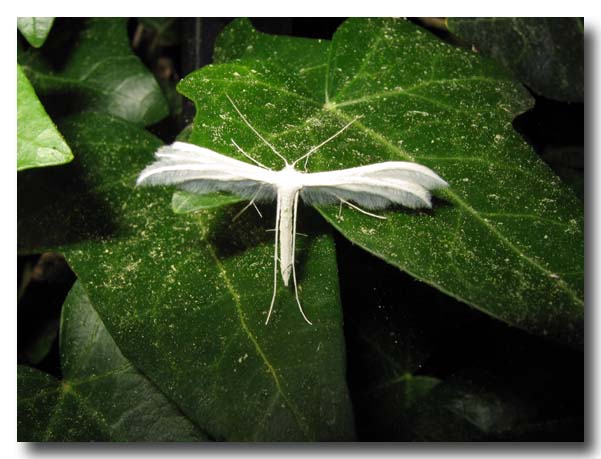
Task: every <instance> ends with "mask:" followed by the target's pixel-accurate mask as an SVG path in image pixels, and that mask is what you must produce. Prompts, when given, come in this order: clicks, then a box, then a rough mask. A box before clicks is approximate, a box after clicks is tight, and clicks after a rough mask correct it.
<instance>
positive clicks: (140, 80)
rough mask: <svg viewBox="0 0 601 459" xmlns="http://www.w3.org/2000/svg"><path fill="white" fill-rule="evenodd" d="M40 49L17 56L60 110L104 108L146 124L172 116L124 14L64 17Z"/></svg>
mask: <svg viewBox="0 0 601 459" xmlns="http://www.w3.org/2000/svg"><path fill="white" fill-rule="evenodd" d="M61 21H64V22H61V23H57V25H56V26H55V28H56V29H57V30H56V33H53V37H52V40H51V41H49V42H48V43H46V46H44V48H43V49H41V50H35V49H29V50H19V53H18V61H19V63H20V64H21V66H22V67H23V69H24V70H25V72H26V73H27V76H28V77H29V79H30V80H31V82H32V83H33V86H34V87H35V88H36V91H37V93H38V94H39V95H40V97H41V98H42V100H48V101H49V104H48V105H47V106H52V107H54V108H55V110H56V111H57V112H58V113H59V114H62V115H64V114H65V113H77V112H80V111H82V110H91V111H99V112H104V113H109V114H111V115H115V116H119V117H121V118H123V119H125V120H127V121H131V122H132V123H136V124H139V125H144V126H147V125H149V124H153V123H156V122H157V121H160V120H161V119H162V118H164V117H165V116H167V114H168V112H169V109H168V106H167V102H166V100H165V97H164V96H163V93H162V91H161V88H160V87H159V85H158V83H157V82H156V80H155V79H154V77H153V75H152V73H150V72H149V71H148V69H146V68H145V67H144V65H143V64H142V62H141V61H140V59H138V57H136V55H135V54H134V53H133V52H132V50H131V47H130V44H129V38H128V36H127V20H126V19H123V18H118V19H107V18H95V19H86V20H83V21H81V20H75V19H64V20H61Z"/></svg>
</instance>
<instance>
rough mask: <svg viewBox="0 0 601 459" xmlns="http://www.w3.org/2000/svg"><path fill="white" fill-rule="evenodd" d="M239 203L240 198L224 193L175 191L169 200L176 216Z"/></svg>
mask: <svg viewBox="0 0 601 459" xmlns="http://www.w3.org/2000/svg"><path fill="white" fill-rule="evenodd" d="M241 201H243V199H242V198H240V197H238V196H234V195H231V194H226V193H210V194H194V193H188V192H185V191H176V192H175V193H173V198H172V199H171V207H172V208H173V212H175V213H176V214H187V213H189V212H196V211H199V210H205V209H213V208H215V207H221V206H225V205H228V204H235V203H237V202H241Z"/></svg>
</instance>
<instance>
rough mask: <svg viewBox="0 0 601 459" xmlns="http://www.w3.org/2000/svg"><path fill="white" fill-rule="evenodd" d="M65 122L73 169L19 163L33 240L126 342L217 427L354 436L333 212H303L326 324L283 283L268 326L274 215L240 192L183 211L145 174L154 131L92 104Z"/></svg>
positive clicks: (25, 236) (310, 287)
mask: <svg viewBox="0 0 601 459" xmlns="http://www.w3.org/2000/svg"><path fill="white" fill-rule="evenodd" d="M61 129H62V131H63V132H64V134H65V136H66V138H67V139H68V140H69V141H70V142H71V144H72V145H73V149H74V150H75V151H76V152H77V155H76V157H77V159H76V161H74V162H73V163H72V164H70V165H69V166H67V167H65V168H61V169H62V172H63V173H62V175H61V176H60V177H59V176H57V175H56V174H54V175H52V176H50V175H49V174H44V173H42V172H41V171H43V170H40V173H39V174H34V173H33V172H34V171H28V172H27V173H25V175H23V176H21V177H19V199H20V206H19V223H18V234H19V244H20V247H21V250H22V251H25V250H29V251H31V250H34V249H35V250H40V249H42V248H52V249H54V250H57V251H60V252H63V253H64V254H65V256H66V259H67V261H68V262H69V264H70V265H71V266H72V268H73V270H74V271H75V272H76V273H77V275H78V278H79V280H80V281H81V283H82V286H83V288H84V289H85V291H86V292H87V294H88V296H89V298H90V301H91V303H92V304H93V305H94V307H95V309H96V311H97V312H98V314H99V315H100V317H101V318H102V321H103V322H104V324H105V325H106V327H107V329H108V331H109V333H110V334H111V336H112V337H113V338H114V340H115V342H116V343H117V345H118V346H119V349H120V351H121V352H122V353H123V355H124V356H125V357H126V358H127V359H129V360H130V361H131V362H132V364H133V365H135V367H136V368H137V369H139V370H140V371H141V372H142V373H143V374H144V375H146V376H147V377H148V378H149V379H150V380H151V381H152V382H153V383H154V384H155V385H157V386H158V387H159V388H160V389H161V391H162V392H163V393H165V394H166V395H167V396H168V397H169V398H170V399H171V400H173V401H174V402H175V403H176V404H177V405H178V407H179V408H180V409H181V411H182V412H184V413H185V414H186V416H188V417H189V418H190V419H192V420H193V421H194V422H195V423H196V424H197V425H199V426H200V427H201V428H202V429H203V430H204V431H206V432H207V433H209V434H210V435H211V437H213V438H217V439H226V440H240V441H242V440H265V441H279V440H290V441H292V440H347V439H351V438H353V435H354V433H353V416H352V409H351V404H350V400H349V396H348V390H347V387H346V382H345V349H344V338H343V333H342V312H341V307H340V299H339V293H338V278H337V267H336V254H335V250H334V245H333V241H332V237H331V235H330V234H329V233H328V232H327V228H324V227H323V225H320V224H319V222H320V219H317V223H316V215H315V214H313V213H307V214H304V213H303V215H301V216H300V217H299V219H300V221H301V225H300V227H299V231H302V232H304V233H307V234H308V236H309V237H306V238H302V237H299V238H298V239H299V240H298V241H297V243H298V250H297V260H298V265H297V266H298V268H299V270H298V271H299V272H298V274H299V278H300V286H301V292H300V295H301V299H302V301H303V304H304V307H305V312H306V313H307V314H308V316H309V317H310V318H311V319H312V320H313V321H314V324H315V325H314V326H313V327H311V326H309V325H308V324H306V323H305V322H304V321H303V319H302V317H301V316H300V313H299V311H298V307H297V305H296V301H295V299H294V293H293V291H292V290H291V289H287V288H284V287H282V286H280V287H279V288H278V292H277V302H276V306H275V312H274V316H273V318H272V321H271V322H270V324H269V326H265V324H264V322H265V317H266V314H267V310H268V308H269V304H270V301H271V286H272V282H273V265H272V261H273V233H269V232H267V230H269V229H270V228H272V227H273V221H272V219H271V218H269V219H267V218H265V219H263V220H261V219H260V218H259V217H258V216H256V215H255V214H253V213H251V212H246V213H245V214H243V215H242V216H241V217H240V218H239V219H238V220H236V222H232V217H233V216H234V215H235V213H236V212H237V211H239V210H240V208H241V206H233V207H232V208H228V209H224V208H220V209H218V210H214V211H203V212H200V213H196V214H188V215H175V214H174V213H173V212H172V211H171V208H170V195H171V190H162V189H146V188H142V189H140V188H135V187H134V183H135V177H136V176H137V175H138V174H139V173H140V171H141V170H142V169H143V167H144V166H145V165H147V164H148V163H150V162H151V161H152V157H153V153H154V151H156V149H157V148H158V147H159V145H160V142H159V141H158V140H157V139H156V138H155V137H153V136H152V135H150V134H149V133H147V132H145V131H143V130H141V129H139V128H136V127H134V126H132V125H130V124H127V123H125V122H123V121H120V120H118V119H115V118H111V117H107V116H105V115H100V114H93V113H88V114H83V115H81V116H79V117H75V118H71V119H69V120H67V121H65V122H64V123H61ZM36 190H37V193H36ZM21 193H23V194H21ZM27 193H29V194H27ZM273 213H274V209H273V208H266V209H265V214H266V215H271V216H273Z"/></svg>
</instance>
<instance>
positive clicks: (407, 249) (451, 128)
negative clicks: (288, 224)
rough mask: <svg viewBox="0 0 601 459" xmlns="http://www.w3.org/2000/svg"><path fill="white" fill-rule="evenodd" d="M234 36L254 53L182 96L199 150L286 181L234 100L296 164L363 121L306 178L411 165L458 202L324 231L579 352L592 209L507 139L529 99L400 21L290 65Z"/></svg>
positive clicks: (444, 198)
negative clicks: (192, 112) (245, 156)
mask: <svg viewBox="0 0 601 459" xmlns="http://www.w3.org/2000/svg"><path fill="white" fill-rule="evenodd" d="M238 30H240V35H239V38H240V40H239V41H240V42H244V40H249V38H248V37H249V34H250V36H251V37H254V38H252V39H251V41H250V45H249V46H246V47H239V48H237V49H236V50H235V52H234V53H233V54H232V55H231V56H230V55H228V54H227V53H225V54H224V53H223V52H221V53H220V54H218V57H219V58H220V59H221V62H223V61H224V60H227V59H230V57H231V58H232V60H231V61H228V62H227V63H222V64H220V65H213V66H207V67H204V68H202V69H200V70H198V71H196V72H193V73H192V74H190V75H189V76H188V77H186V78H185V79H184V80H183V81H182V82H180V84H179V90H180V92H182V93H183V94H184V95H185V96H187V97H188V98H190V99H192V100H193V101H194V102H195V104H196V107H197V115H196V119H195V129H194V131H193V133H192V136H191V139H192V141H193V142H194V143H197V144H198V145H202V146H205V147H208V148H211V149H212V150H215V151H218V152H221V153H225V154H229V155H231V156H235V157H239V158H241V156H239V154H238V153H237V152H236V151H235V149H234V147H232V145H231V144H230V139H232V138H233V139H235V140H236V142H237V143H238V144H239V145H240V146H241V147H242V148H243V149H244V150H245V151H246V152H248V153H249V154H251V155H255V157H256V158H257V159H259V160H260V161H261V162H262V163H263V164H266V165H267V166H269V167H271V168H273V169H281V168H282V166H283V165H282V162H281V160H279V159H278V158H276V157H275V155H274V154H273V152H271V151H270V149H269V148H267V147H266V146H265V145H263V144H262V143H261V141H260V140H259V139H257V136H255V135H254V133H252V132H250V130H249V129H248V128H247V127H246V126H245V125H244V123H243V122H242V121H241V120H240V118H239V117H238V116H237V115H236V113H235V111H234V110H233V108H232V106H231V104H230V103H229V102H228V100H227V98H226V93H227V94H229V95H230V96H231V97H232V98H233V99H234V100H235V101H236V102H237V104H238V106H239V107H240V109H241V110H242V112H243V113H244V114H245V115H246V116H247V117H248V118H249V120H250V121H251V122H252V123H253V124H254V125H255V127H256V128H257V129H258V130H259V132H261V133H262V135H263V136H265V137H266V138H267V139H268V140H269V141H270V142H271V143H273V144H274V145H275V147H276V148H277V149H278V150H279V151H280V152H281V153H283V154H284V155H285V156H287V157H288V158H289V159H294V158H298V157H300V156H301V155H302V154H304V153H305V152H307V151H308V150H309V149H310V148H311V147H312V146H314V145H317V144H318V143H320V142H321V141H323V140H324V139H326V138H328V137H329V136H330V135H332V134H333V133H334V132H336V131H337V130H338V129H340V128H341V127H342V126H343V125H344V124H346V123H348V122H349V121H350V120H352V119H353V118H354V117H356V116H359V115H361V116H363V118H362V119H360V120H359V121H357V122H355V123H354V124H353V125H352V126H351V127H350V128H349V129H348V130H347V131H346V132H345V134H344V135H342V136H339V137H338V138H336V139H335V140H334V141H332V142H330V143H329V144H327V145H325V146H324V147H322V149H321V150H320V151H319V153H316V154H315V155H314V156H313V157H312V158H311V160H310V161H309V171H312V172H315V171H325V170H335V169H340V168H346V167H352V166H359V165H365V164H370V163H377V162H381V161H388V160H405V161H416V162H419V163H421V164H424V165H426V166H428V167H430V168H432V169H434V170H435V171H436V172H437V173H438V174H439V175H440V176H441V177H443V178H444V179H445V180H446V181H447V182H449V183H450V189H449V190H447V191H445V192H441V193H440V194H439V195H438V196H439V198H440V199H437V200H435V203H434V208H433V209H432V210H431V211H420V212H415V211H410V210H406V209H401V208H399V209H390V210H388V211H386V212H383V213H384V214H385V216H386V217H387V220H385V221H382V220H378V219H374V218H371V217H369V216H366V215H363V214H361V213H359V212H356V211H354V210H352V209H344V210H343V212H342V213H341V215H340V216H339V210H338V207H337V206H332V207H324V208H320V209H319V211H320V212H321V213H322V215H323V216H324V217H325V218H326V219H327V220H328V221H329V222H330V223H331V224H332V225H333V226H334V227H336V228H337V229H338V230H339V231H340V232H341V233H342V234H343V235H344V236H346V237H347V238H348V239H350V240H351V241H353V242H354V243H355V244H358V245H359V246H361V247H363V248H364V249H365V250H368V251H369V252H371V253H373V254H375V255H376V256H378V257H381V258H382V259H384V260H386V261H388V262H389V263H391V264H393V265H395V266H397V267H399V268H401V269H403V270H404V271H406V272H408V273H409V274H411V275H412V276H414V277H415V278H417V279H420V280H423V281H425V282H427V283H429V284H430V285H432V286H434V287H436V288H438V289H440V290H442V291H443V292H445V293H447V294H449V295H451V296H453V297H455V298H457V299H460V300H461V301H464V302H466V303H468V304H471V305H473V306H474V307H476V308H478V309H480V310H481V311H483V312H485V313H487V314H490V315H492V316H494V317H497V318H499V319H501V320H504V321H506V322H508V323H511V324H513V325H516V326H518V327H521V328H524V329H526V330H529V331H531V332H533V333H537V334H541V335H549V336H552V337H554V338H555V339H559V340H561V341H563V342H567V343H571V344H573V345H576V346H579V345H581V344H582V328H583V299H582V298H583V264H584V263H583V255H584V254H583V252H584V250H583V248H584V239H583V209H582V203H581V202H580V201H579V200H578V198H577V197H576V196H574V194H573V193H572V192H571V191H570V190H569V189H568V188H567V187H566V186H565V185H563V184H562V183H561V182H560V180H559V179H558V178H557V177H556V176H555V175H554V174H553V173H552V171H551V170H550V169H549V168H548V167H547V166H546V165H545V164H544V163H543V162H542V161H541V160H540V158H538V157H537V155H536V154H535V153H534V152H533V151H532V149H531V148H530V147H529V146H528V145H527V144H526V143H525V142H524V141H523V140H522V139H521V138H520V137H519V135H518V134H517V133H516V132H515V131H514V129H513V128H512V125H511V122H512V120H513V118H514V117H515V116H516V115H517V114H518V113H521V112H523V111H524V110H527V109H528V108H529V107H531V105H532V99H531V97H530V96H529V95H528V93H527V92H526V90H525V89H524V88H523V87H522V86H521V85H519V84H518V83H517V82H515V81H514V80H512V79H511V77H510V76H509V75H508V74H507V73H506V71H504V70H503V69H502V68H501V67H499V66H498V65H497V64H496V63H495V62H493V61H491V60H488V59H484V58H482V57H480V56H478V55H475V54H474V53H471V52H467V51H465V50H462V49H458V48H455V47H452V46H450V45H448V44H445V43H443V42H441V41H440V40H439V39H438V38H436V37H434V36H433V35H431V34H429V33H427V32H425V31H423V30H422V29H420V28H419V27H417V26H415V25H413V24H411V23H409V22H407V21H404V20H396V19H350V20H348V21H346V22H345V23H344V24H343V25H342V26H341V27H340V28H339V29H338V31H337V32H336V34H335V35H334V38H333V41H332V43H331V45H330V47H329V52H327V42H319V43H318V42H317V41H311V40H303V41H302V42H295V45H294V46H295V47H294V48H293V49H294V53H284V52H282V48H291V47H292V45H288V43H289V40H290V38H289V37H286V38H285V39H284V38H282V39H283V41H281V42H280V41H279V38H280V37H269V39H267V38H265V37H263V35H262V34H259V33H257V32H249V30H248V23H246V22H234V23H233V24H232V25H231V26H230V28H229V29H228V30H227V31H226V32H224V36H225V37H226V38H227V40H229V41H227V42H228V43H229V42H236V40H235V38H232V37H235V36H238V35H237V31H238ZM224 40H225V39H224ZM309 43H310V44H309ZM304 44H307V46H306V47H304ZM217 46H218V49H225V47H224V45H223V42H221V43H218V45H217ZM259 46H261V47H265V49H263V51H262V52H261V53H258V51H255V50H256V48H257V47H259ZM249 47H250V50H249V49H248V48H249ZM303 50H305V52H303ZM291 54H293V56H292V55H291ZM257 56H259V58H257Z"/></svg>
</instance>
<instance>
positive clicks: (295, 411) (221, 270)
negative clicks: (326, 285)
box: [196, 219, 313, 440]
mask: <svg viewBox="0 0 601 459" xmlns="http://www.w3.org/2000/svg"><path fill="white" fill-rule="evenodd" d="M196 222H197V224H198V225H199V226H200V227H201V230H202V231H203V232H205V231H206V228H204V227H203V225H202V223H201V221H200V220H199V219H196ZM206 247H207V250H208V252H209V254H210V255H211V258H212V259H213V261H214V262H215V266H217V269H218V270H219V273H220V275H221V278H222V279H223V281H224V282H225V286H226V288H227V290H228V292H229V293H230V295H231V296H232V299H233V301H234V305H235V307H236V314H237V316H238V319H239V321H240V325H241V327H242V330H243V331H244V333H245V334H246V336H247V338H248V339H249V340H250V341H251V343H252V344H253V346H254V348H255V351H256V352H257V355H258V356H259V357H260V359H261V360H262V362H263V363H264V364H265V366H266V367H267V371H268V373H269V374H270V376H271V378H272V379H273V382H274V386H275V388H276V390H277V393H279V394H280V395H281V397H282V399H283V400H284V402H285V403H286V405H288V407H289V408H290V411H291V412H292V415H293V416H294V419H295V421H296V423H297V425H298V426H299V427H300V429H301V430H302V432H303V434H304V436H305V437H306V438H307V439H308V440H311V439H313V435H312V434H311V432H310V429H309V427H308V426H306V425H305V424H304V422H303V421H302V416H301V415H300V412H299V410H298V407H297V406H296V404H295V403H294V402H292V400H290V398H289V397H288V396H287V394H286V393H285V392H284V390H283V388H282V385H281V382H280V377H279V376H278V373H277V371H276V369H275V367H274V366H273V365H272V364H271V362H270V361H269V359H268V358H267V355H266V354H265V351H263V349H262V347H261V345H260V344H259V342H258V341H257V338H256V337H255V336H254V335H253V334H252V332H251V331H250V329H249V327H248V324H247V322H246V318H245V315H244V311H243V310H242V301H241V299H240V294H239V293H238V291H237V290H236V288H235V287H234V285H233V284H232V281H231V280H230V278H229V276H228V274H227V270H226V269H225V266H223V263H221V260H220V259H219V257H218V256H217V253H216V252H215V249H214V248H213V246H212V245H211V243H210V242H208V241H207V242H206ZM255 434H256V432H255Z"/></svg>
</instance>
